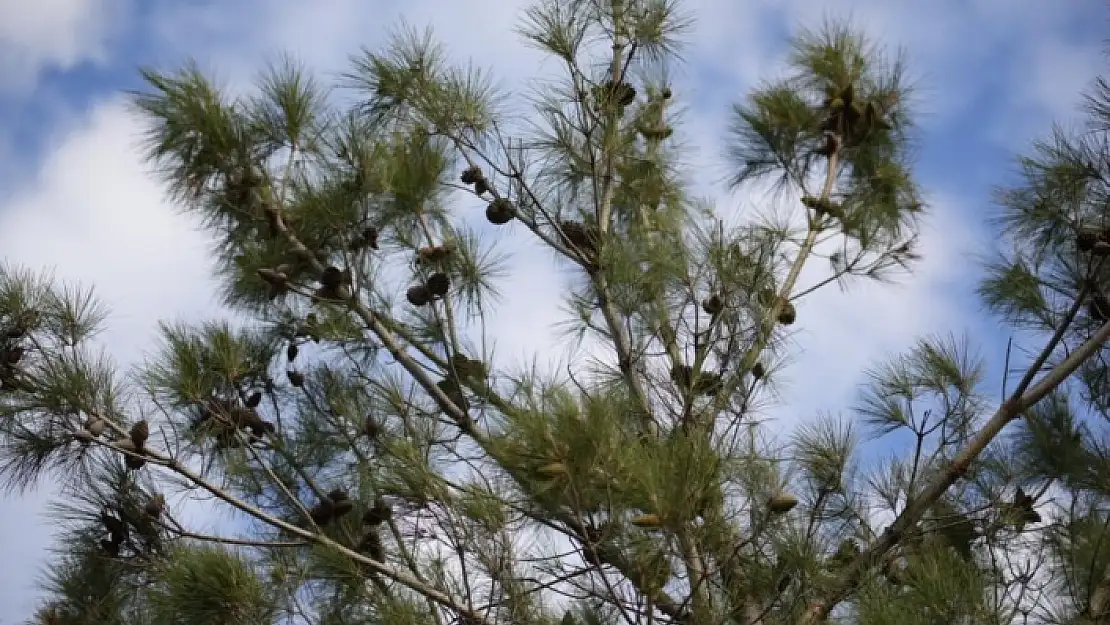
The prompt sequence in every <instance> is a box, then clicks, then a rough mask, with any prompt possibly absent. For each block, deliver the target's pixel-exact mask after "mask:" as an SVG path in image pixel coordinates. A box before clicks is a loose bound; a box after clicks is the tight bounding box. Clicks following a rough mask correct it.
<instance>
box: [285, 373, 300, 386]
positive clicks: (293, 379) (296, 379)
mask: <svg viewBox="0 0 1110 625" xmlns="http://www.w3.org/2000/svg"><path fill="white" fill-rule="evenodd" d="M285 376H286V377H287V378H288V379H289V383H290V384H292V385H293V387H294V388H301V387H302V386H304V374H303V373H301V372H300V371H297V370H295V369H290V370H288V371H286V372H285Z"/></svg>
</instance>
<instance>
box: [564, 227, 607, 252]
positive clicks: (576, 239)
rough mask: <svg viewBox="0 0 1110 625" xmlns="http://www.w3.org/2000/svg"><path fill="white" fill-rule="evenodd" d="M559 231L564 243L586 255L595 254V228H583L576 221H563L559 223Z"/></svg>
mask: <svg viewBox="0 0 1110 625" xmlns="http://www.w3.org/2000/svg"><path fill="white" fill-rule="evenodd" d="M559 230H560V233H559V236H560V238H562V240H563V242H564V243H566V244H568V245H570V246H572V247H574V248H576V249H578V250H579V251H580V252H584V253H586V254H590V255H593V254H595V253H596V252H597V243H598V238H599V237H598V235H599V232H598V230H597V228H594V227H590V226H584V225H582V224H581V223H578V222H577V221H563V222H560V223H559Z"/></svg>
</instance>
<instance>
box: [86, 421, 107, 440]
mask: <svg viewBox="0 0 1110 625" xmlns="http://www.w3.org/2000/svg"><path fill="white" fill-rule="evenodd" d="M106 427H108V422H107V421H105V420H104V419H100V418H98V417H89V419H88V420H87V421H86V422H85V429H86V430H88V431H89V434H92V435H93V436H100V435H101V434H103V433H104V429H105V428H106Z"/></svg>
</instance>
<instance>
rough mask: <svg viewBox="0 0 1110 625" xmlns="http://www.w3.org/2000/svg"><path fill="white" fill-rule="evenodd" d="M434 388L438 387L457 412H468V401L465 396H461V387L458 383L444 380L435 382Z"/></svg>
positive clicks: (452, 380)
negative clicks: (457, 409) (456, 408)
mask: <svg viewBox="0 0 1110 625" xmlns="http://www.w3.org/2000/svg"><path fill="white" fill-rule="evenodd" d="M436 386H438V387H439V390H440V391H442V392H443V394H444V395H446V396H447V398H448V399H450V400H451V403H453V404H455V406H457V407H458V408H459V410H462V411H463V412H466V411H468V410H470V401H469V400H468V399H467V398H466V395H464V394H463V391H462V387H461V386H459V383H458V382H457V381H455V380H454V379H453V378H444V379H442V380H440V381H439V382H436Z"/></svg>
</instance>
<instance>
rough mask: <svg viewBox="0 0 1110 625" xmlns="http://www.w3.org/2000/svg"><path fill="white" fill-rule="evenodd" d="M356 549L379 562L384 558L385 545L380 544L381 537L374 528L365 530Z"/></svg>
mask: <svg viewBox="0 0 1110 625" xmlns="http://www.w3.org/2000/svg"><path fill="white" fill-rule="evenodd" d="M358 550H359V551H360V552H362V553H364V554H366V557H368V558H370V559H371V560H374V561H376V562H381V561H382V560H384V559H385V547H384V546H383V545H382V537H381V536H379V535H378V532H377V531H376V530H370V531H368V532H366V535H365V536H363V537H362V541H360V542H359V544H358Z"/></svg>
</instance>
